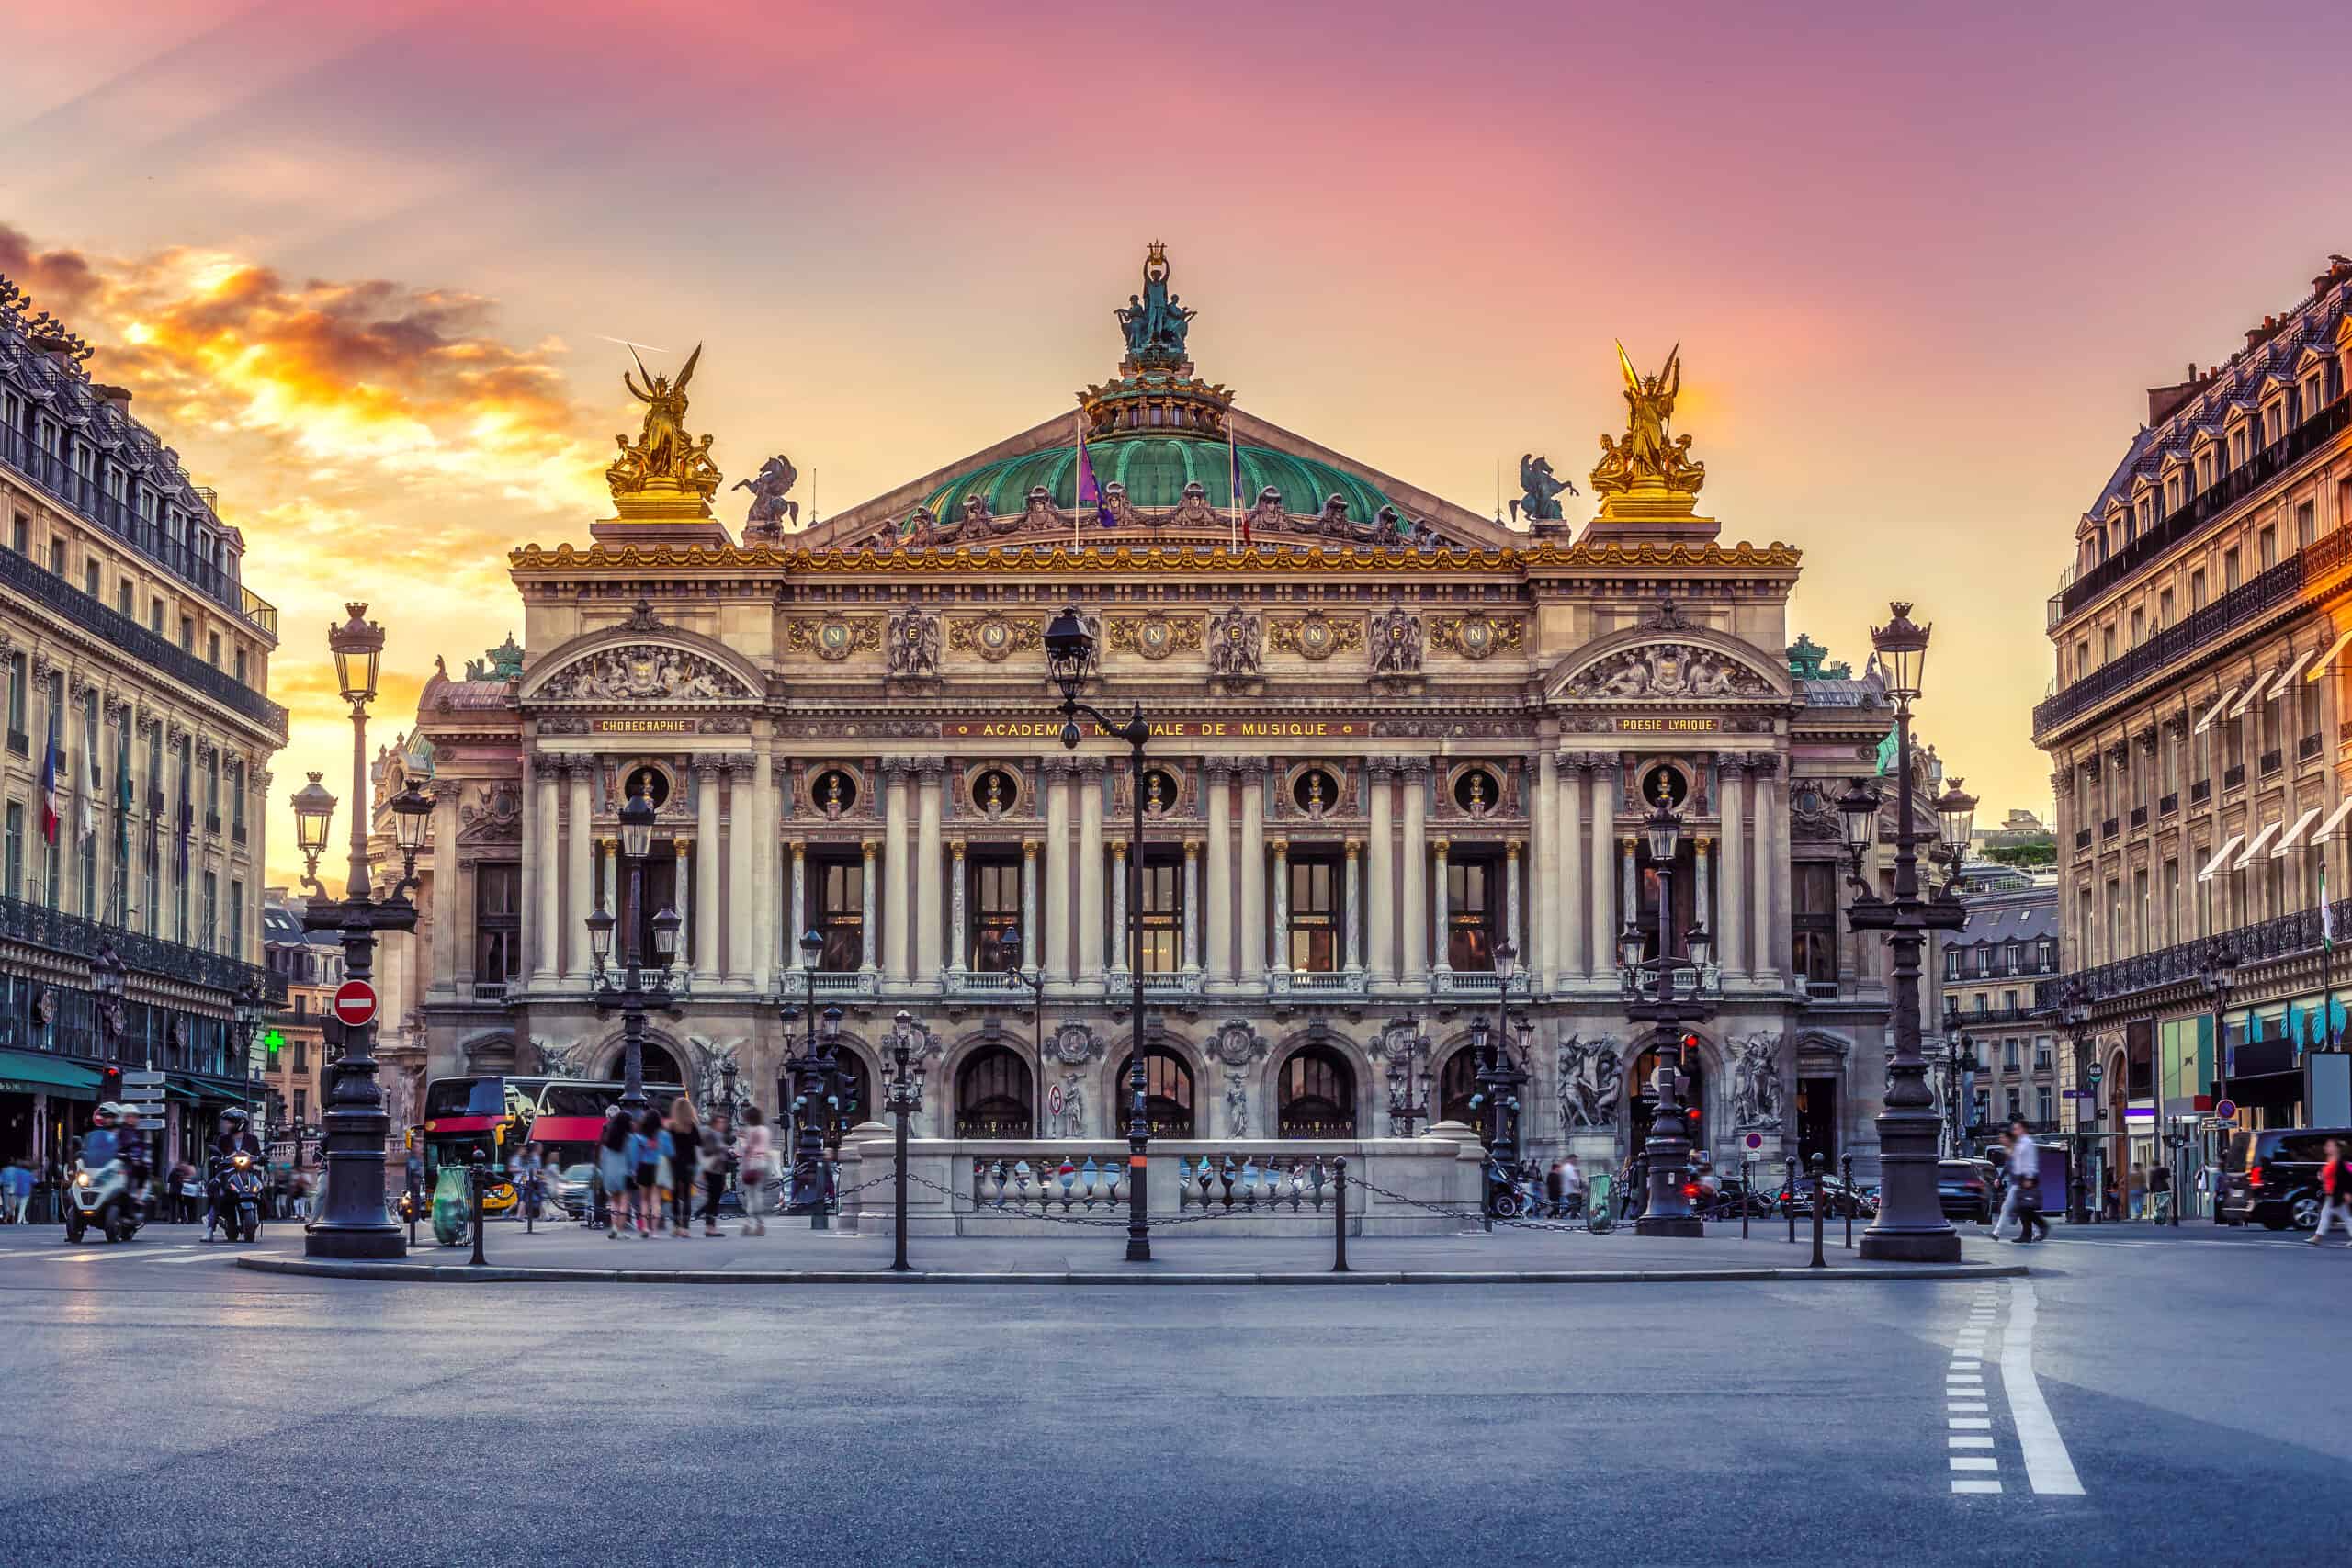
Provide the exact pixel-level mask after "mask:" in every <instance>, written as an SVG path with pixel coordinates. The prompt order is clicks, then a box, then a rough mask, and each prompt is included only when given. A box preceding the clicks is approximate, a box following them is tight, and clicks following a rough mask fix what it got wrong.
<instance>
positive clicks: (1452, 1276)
mask: <svg viewBox="0 0 2352 1568" xmlns="http://www.w3.org/2000/svg"><path fill="white" fill-rule="evenodd" d="M236 1264H237V1267H238V1268H240V1269H252V1270H254V1272H255V1273H258V1274H299V1275H304V1276H308V1277H310V1278H311V1279H322V1280H394V1281H401V1282H406V1283H424V1284H443V1285H447V1284H477V1285H481V1284H515V1285H520V1284H553V1285H561V1284H618V1285H1226V1286H1232V1285H1686V1284H1723V1283H1743V1282H1744V1283H1755V1284H1779V1283H1781V1282H1783V1281H1787V1280H1822V1281H1831V1280H2007V1279H2022V1278H2025V1277H2026V1276H2027V1275H2028V1273H2029V1272H2030V1270H2029V1269H2027V1267H2026V1265H2024V1264H2022V1263H1955V1264H1951V1265H1947V1266H1944V1267H1940V1268H1938V1267H1929V1266H1925V1265H1880V1266H1877V1267H1871V1268H1845V1269H1528V1270H1493V1271H1485V1272H1478V1271H1470V1270H1444V1271H1438V1270H1426V1269H1359V1270H1354V1271H1351V1272H1349V1273H1346V1274H1331V1273H1306V1272H1297V1271H1270V1272H1265V1273H1255V1272H1251V1273H1244V1272H1240V1271H1230V1272H1224V1273H1198V1272H1194V1273H1178V1272H1172V1271H1171V1272H1169V1273H1125V1272H1111V1271H1095V1270H1088V1269H1067V1270H1057V1271H1023V1270H1005V1271H1001V1272H996V1273H970V1272H958V1271H956V1270H952V1269H916V1270H914V1271H913V1272H911V1273H906V1274H894V1273H891V1272H890V1271H889V1270H888V1269H870V1270H869V1269H799V1270H778V1269H740V1270H728V1269H514V1268H501V1267H499V1266H497V1265H495V1264H492V1265H486V1266H484V1267H482V1268H480V1269H476V1268H474V1267H472V1266H471V1265H470V1264H464V1263H364V1262H345V1261H340V1260H337V1259H334V1258H255V1257H250V1256H248V1257H242V1258H238V1259H237V1260H236Z"/></svg>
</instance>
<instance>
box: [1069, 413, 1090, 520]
mask: <svg viewBox="0 0 2352 1568" xmlns="http://www.w3.org/2000/svg"><path fill="white" fill-rule="evenodd" d="M1069 417H1070V429H1071V431H1072V432H1073V433H1074V434H1076V435H1077V436H1078V460H1077V461H1076V462H1074V463H1072V464H1071V465H1070V466H1069V548H1070V553H1071V554H1072V555H1076V554H1077V553H1078V551H1079V542H1078V501H1079V496H1078V476H1079V473H1080V470H1081V469H1083V468H1085V467H1086V411H1085V410H1084V409H1080V410H1079V411H1078V412H1076V413H1074V414H1072V415H1070V416H1069Z"/></svg>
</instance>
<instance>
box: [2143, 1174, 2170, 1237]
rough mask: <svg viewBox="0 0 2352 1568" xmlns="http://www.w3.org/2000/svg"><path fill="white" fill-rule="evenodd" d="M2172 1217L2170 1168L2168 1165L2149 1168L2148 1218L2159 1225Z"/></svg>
mask: <svg viewBox="0 0 2352 1568" xmlns="http://www.w3.org/2000/svg"><path fill="white" fill-rule="evenodd" d="M2171 1217H2172V1168H2171V1167H2170V1166H2168V1165H2159V1166H2154V1167H2151V1168H2150V1169H2149V1171H2148V1218H2150V1219H2151V1220H2154V1221H2155V1222H2156V1223H2157V1224H2163V1223H2164V1222H2165V1221H2166V1220H2168V1219H2170V1218H2171Z"/></svg>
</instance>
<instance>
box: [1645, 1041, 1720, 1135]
mask: <svg viewBox="0 0 2352 1568" xmlns="http://www.w3.org/2000/svg"><path fill="white" fill-rule="evenodd" d="M1657 1065H1658V1057H1657V1048H1656V1047H1652V1048H1650V1049H1648V1050H1645V1051H1644V1052H1643V1053H1642V1055H1641V1057H1640V1059H1639V1060H1638V1061H1636V1062H1635V1063H1634V1072H1633V1076H1632V1077H1629V1078H1628V1079H1626V1082H1625V1093H1626V1096H1627V1099H1628V1103H1629V1104H1630V1105H1631V1107H1632V1113H1633V1114H1632V1120H1633V1126H1634V1147H1635V1148H1640V1147H1641V1146H1642V1145H1643V1144H1644V1143H1645V1142H1646V1141H1647V1140H1648V1138H1649V1135H1650V1113H1651V1111H1654V1110H1656V1109H1657ZM1682 1076H1683V1077H1686V1078H1689V1079H1690V1080H1691V1088H1690V1089H1689V1091H1688V1092H1686V1093H1685V1094H1683V1095H1682V1096H1681V1097H1680V1100H1681V1106H1682V1125H1683V1130H1684V1132H1685V1134H1686V1135H1688V1136H1689V1138H1690V1140H1691V1148H1692V1149H1694V1150H1697V1149H1704V1148H1706V1147H1707V1117H1706V1111H1707V1078H1706V1073H1705V1070H1704V1069H1703V1068H1702V1066H1701V1065H1700V1063H1699V1060H1698V1053H1697V1052H1695V1051H1690V1050H1686V1051H1684V1052H1683V1053H1682Z"/></svg>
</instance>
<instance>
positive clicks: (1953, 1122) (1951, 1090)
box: [1944, 1034, 1985, 1159]
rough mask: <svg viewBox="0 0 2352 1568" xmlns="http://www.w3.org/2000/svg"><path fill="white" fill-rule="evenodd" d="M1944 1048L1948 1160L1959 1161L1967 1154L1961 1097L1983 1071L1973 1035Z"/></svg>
mask: <svg viewBox="0 0 2352 1568" xmlns="http://www.w3.org/2000/svg"><path fill="white" fill-rule="evenodd" d="M1946 1049H1947V1051H1948V1052H1949V1055H1946V1056H1945V1058H1944V1103H1945V1105H1946V1106H1947V1107H1948V1108H1949V1116H1948V1121H1949V1124H1950V1126H1951V1157H1952V1158H1954V1159H1962V1158H1964V1157H1966V1156H1967V1153H1968V1112H1967V1107H1966V1104H1965V1102H1964V1100H1962V1096H1963V1095H1964V1094H1966V1093H1967V1091H1968V1089H1969V1084H1970V1079H1971V1078H1972V1077H1973V1076H1974V1075H1975V1074H1977V1073H1981V1072H1983V1071H1984V1070H1985V1068H1984V1066H1983V1065H1982V1064H1981V1063H1980V1062H1978V1060H1977V1059H1976V1038H1975V1036H1973V1035H1971V1034H1962V1036H1961V1037H1960V1038H1959V1039H1958V1040H1956V1041H1954V1042H1952V1043H1951V1044H1950V1045H1949V1046H1947V1047H1946Z"/></svg>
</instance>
